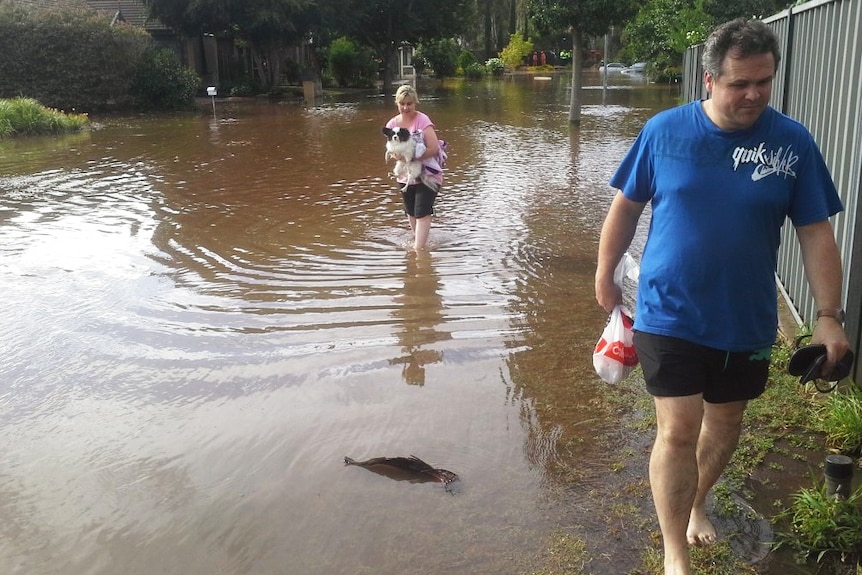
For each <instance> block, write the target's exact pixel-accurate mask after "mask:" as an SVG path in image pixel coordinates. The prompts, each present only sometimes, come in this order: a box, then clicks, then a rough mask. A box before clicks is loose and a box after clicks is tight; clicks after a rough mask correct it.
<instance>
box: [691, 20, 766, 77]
mask: <svg viewBox="0 0 862 575" xmlns="http://www.w3.org/2000/svg"><path fill="white" fill-rule="evenodd" d="M728 53H730V54H731V56H733V57H734V58H745V57H746V56H754V55H756V54H772V56H773V57H774V58H775V68H776V69H778V62H779V61H780V60H781V50H780V49H779V47H778V36H776V35H775V32H773V31H772V29H771V28H770V27H769V26H767V25H766V24H764V23H763V22H761V21H760V20H748V19H746V18H737V19H736V20H731V21H729V22H725V23H724V24H721V25H720V26H718V27H717V28H716V29H715V30H713V31H712V34H710V35H709V38H707V39H706V44H705V46H704V49H703V57H702V58H701V63H702V64H703V69H704V70H706V71H707V72H709V73H710V75H712V77H713V78H718V77H719V76H721V73H722V71H723V70H722V69H721V64H722V62H724V57H725V56H727V54H728Z"/></svg>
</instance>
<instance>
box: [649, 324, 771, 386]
mask: <svg viewBox="0 0 862 575" xmlns="http://www.w3.org/2000/svg"><path fill="white" fill-rule="evenodd" d="M634 345H635V350H636V351H637V353H638V360H639V361H640V364H641V367H642V369H643V374H644V380H645V381H646V387H647V391H649V393H650V394H651V395H653V396H657V397H681V396H687V395H697V394H699V393H702V394H703V399H704V401H707V402H709V403H728V402H731V401H744V400H749V399H754V398H756V397H759V396H760V395H761V394H762V393H763V391H764V390H765V389H766V380H767V379H768V377H769V359H770V357H771V354H772V348H771V347H768V348H766V349H760V350H753V351H723V350H720V349H715V348H712V347H706V346H703V345H698V344H696V343H692V342H690V341H686V340H684V339H679V338H675V337H667V336H663V335H655V334H651V333H645V332H642V331H635V333H634Z"/></svg>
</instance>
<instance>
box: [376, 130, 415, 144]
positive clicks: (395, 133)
mask: <svg viewBox="0 0 862 575" xmlns="http://www.w3.org/2000/svg"><path fill="white" fill-rule="evenodd" d="M380 131H381V132H383V135H384V136H386V139H387V140H389V141H390V142H406V141H407V140H409V139H410V130H408V129H407V128H397V129H395V130H393V129H391V128H383V129H382V130H380Z"/></svg>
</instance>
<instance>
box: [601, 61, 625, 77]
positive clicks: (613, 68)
mask: <svg viewBox="0 0 862 575" xmlns="http://www.w3.org/2000/svg"><path fill="white" fill-rule="evenodd" d="M625 68H626V65H625V64H623V63H622V62H610V63H608V65H607V69H608V74H613V73H614V72H622V71H623V70H624V69H625ZM604 71H605V66H599V72H602V73H604Z"/></svg>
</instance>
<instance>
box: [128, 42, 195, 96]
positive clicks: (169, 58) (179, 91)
mask: <svg viewBox="0 0 862 575" xmlns="http://www.w3.org/2000/svg"><path fill="white" fill-rule="evenodd" d="M199 85H200V79H199V78H198V75H197V74H196V73H195V72H194V71H193V70H190V69H189V68H186V67H185V66H183V64H182V63H181V62H180V59H179V58H178V57H177V55H176V54H175V53H174V52H172V51H171V50H168V49H165V48H161V49H159V48H155V47H152V48H150V49H148V50H147V51H146V52H145V53H144V55H143V57H142V58H141V61H140V63H139V65H138V67H137V70H136V72H135V76H134V78H133V79H132V84H131V86H130V87H129V93H130V96H131V98H132V101H133V103H134V105H135V107H136V108H139V109H142V110H182V109H183V108H189V107H190V106H191V105H192V104H193V103H194V97H195V94H196V93H197V90H198V87H199Z"/></svg>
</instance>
